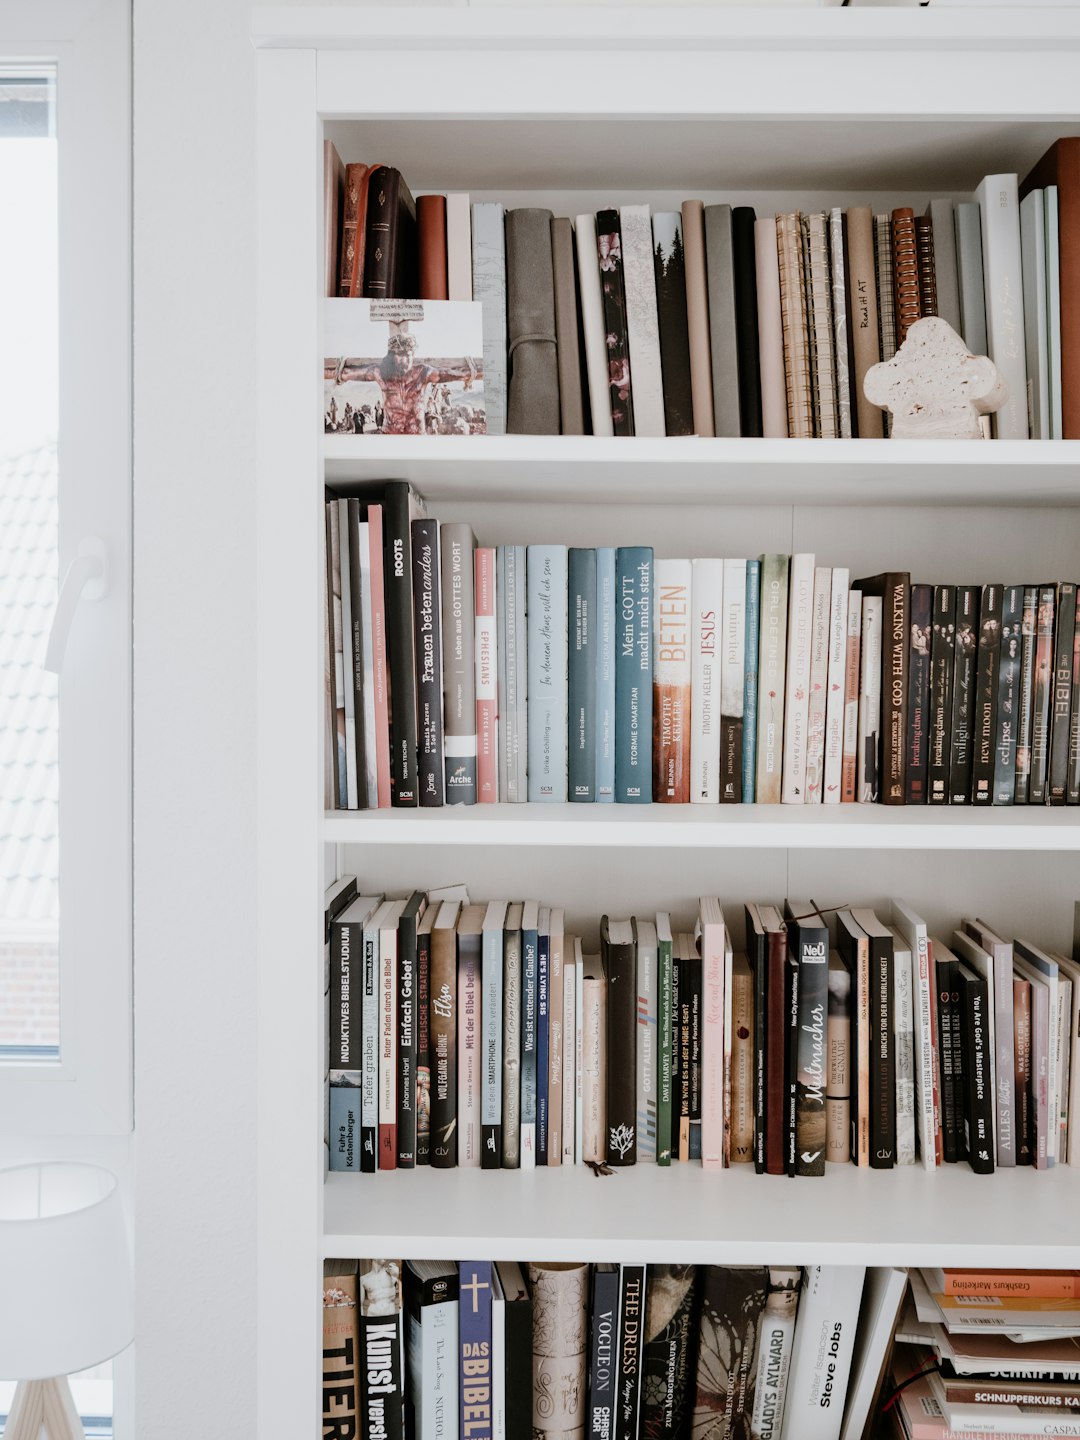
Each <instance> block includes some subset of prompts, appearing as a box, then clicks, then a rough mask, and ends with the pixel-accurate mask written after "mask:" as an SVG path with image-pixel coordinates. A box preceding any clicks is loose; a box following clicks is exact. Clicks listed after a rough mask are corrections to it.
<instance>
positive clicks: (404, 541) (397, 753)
mask: <svg viewBox="0 0 1080 1440" xmlns="http://www.w3.org/2000/svg"><path fill="white" fill-rule="evenodd" d="M412 587H413V577H412V534H411V522H410V519H409V486H408V484H407V483H406V482H405V481H404V480H389V481H387V483H386V488H385V490H384V492H383V592H384V595H385V598H386V648H387V652H388V660H389V672H390V799H391V803H392V804H394V805H398V806H402V807H411V806H414V805H415V804H416V803H417V795H416V665H415V663H414V660H413V603H412V599H413V592H412Z"/></svg>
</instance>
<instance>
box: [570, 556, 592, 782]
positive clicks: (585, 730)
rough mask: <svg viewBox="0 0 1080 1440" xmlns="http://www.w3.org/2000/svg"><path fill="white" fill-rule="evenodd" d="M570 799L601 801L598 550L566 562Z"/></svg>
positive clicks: (571, 557)
mask: <svg viewBox="0 0 1080 1440" xmlns="http://www.w3.org/2000/svg"><path fill="white" fill-rule="evenodd" d="M567 574H568V579H567V587H568V599H567V627H568V629H567V650H568V652H569V653H568V660H567V690H568V694H569V702H568V710H569V733H568V735H567V748H568V751H569V761H568V766H569V798H570V799H571V800H576V801H578V802H585V801H591V800H595V799H596V656H595V651H596V551H595V550H577V549H573V550H571V551H570V552H569V557H568V562H567Z"/></svg>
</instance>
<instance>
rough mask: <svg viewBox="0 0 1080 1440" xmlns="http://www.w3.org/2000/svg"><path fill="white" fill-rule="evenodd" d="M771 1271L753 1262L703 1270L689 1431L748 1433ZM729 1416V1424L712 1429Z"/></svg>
mask: <svg viewBox="0 0 1080 1440" xmlns="http://www.w3.org/2000/svg"><path fill="white" fill-rule="evenodd" d="M768 1279H769V1272H768V1270H765V1269H764V1268H758V1267H757V1266H749V1265H747V1266H738V1267H733V1268H731V1269H727V1268H725V1267H722V1266H719V1265H709V1266H707V1267H706V1268H705V1274H704V1283H703V1287H702V1288H703V1296H702V1305H701V1320H700V1323H699V1336H698V1341H699V1343H698V1361H697V1387H696V1390H697V1393H696V1396H695V1404H694V1410H693V1416H692V1425H693V1430H692V1433H693V1434H694V1435H698V1436H709V1435H711V1434H713V1433H714V1431H717V1433H720V1434H724V1433H726V1434H728V1435H731V1436H735V1435H749V1434H750V1418H751V1416H752V1414H753V1410H754V1386H755V1383H756V1381H757V1359H758V1343H757V1342H758V1334H759V1331H760V1328H761V1322H762V1317H763V1315H764V1313H765V1305H766V1300H767V1295H768V1291H767V1285H768ZM716 1416H730V1418H731V1424H730V1428H729V1427H728V1426H727V1425H725V1426H724V1428H723V1429H722V1430H719V1429H718V1427H716V1422H715V1417H716Z"/></svg>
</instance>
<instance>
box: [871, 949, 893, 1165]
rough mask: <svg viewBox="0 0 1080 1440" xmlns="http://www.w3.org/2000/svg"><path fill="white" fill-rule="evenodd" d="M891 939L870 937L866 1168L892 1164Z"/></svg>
mask: <svg viewBox="0 0 1080 1440" xmlns="http://www.w3.org/2000/svg"><path fill="white" fill-rule="evenodd" d="M893 1020H894V1017H893V942H892V936H891V935H890V936H882V935H871V936H870V1167H871V1169H874V1170H891V1169H892V1167H893V1166H894V1165H895V1164H896V1040H895V1036H894V1033H893Z"/></svg>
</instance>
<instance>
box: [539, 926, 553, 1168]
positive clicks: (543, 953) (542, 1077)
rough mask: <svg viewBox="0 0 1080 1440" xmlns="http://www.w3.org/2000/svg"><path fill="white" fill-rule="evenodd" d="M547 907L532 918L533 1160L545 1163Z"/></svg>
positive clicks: (548, 1071)
mask: <svg viewBox="0 0 1080 1440" xmlns="http://www.w3.org/2000/svg"><path fill="white" fill-rule="evenodd" d="M550 1006H551V907H550V905H541V906H540V908H539V911H538V912H537V921H536V1163H537V1165H546V1164H547V1163H548V1122H549V1119H550V1110H549V1103H548V1102H549V1096H548V1081H549V1077H550V1074H551V1011H550Z"/></svg>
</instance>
